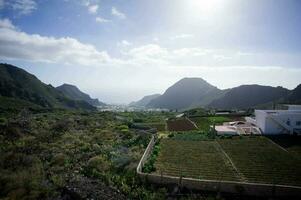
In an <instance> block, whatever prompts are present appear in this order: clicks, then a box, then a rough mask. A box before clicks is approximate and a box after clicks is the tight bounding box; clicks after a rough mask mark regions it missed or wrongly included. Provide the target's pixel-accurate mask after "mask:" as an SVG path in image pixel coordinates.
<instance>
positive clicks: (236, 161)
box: [155, 136, 301, 186]
mask: <svg viewBox="0 0 301 200" xmlns="http://www.w3.org/2000/svg"><path fill="white" fill-rule="evenodd" d="M298 145H300V144H295V148H296V146H298ZM160 147H161V149H160V153H159V155H158V157H157V160H156V162H155V168H156V172H155V173H158V174H161V172H162V173H163V175H172V176H183V177H191V178H200V179H210V180H224V181H226V180H228V181H246V182H252V183H256V182H257V183H270V184H282V185H296V186H301V158H300V156H298V155H300V154H296V152H295V151H294V152H291V151H289V150H290V149H289V150H288V151H286V149H285V147H284V148H281V147H279V146H278V145H277V144H276V143H273V142H272V141H271V140H270V139H268V138H265V137H261V136H257V137H233V138H229V139H216V140H209V141H202V140H199V141H189V140H179V139H163V140H162V141H161V143H160ZM287 148H289V146H288V147H287ZM295 148H294V149H295ZM231 161H232V163H233V165H231Z"/></svg>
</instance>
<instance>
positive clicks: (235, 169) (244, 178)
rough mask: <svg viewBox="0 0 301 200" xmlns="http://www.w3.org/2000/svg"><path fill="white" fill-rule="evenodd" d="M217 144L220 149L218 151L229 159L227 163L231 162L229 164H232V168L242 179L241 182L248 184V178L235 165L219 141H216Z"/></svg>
mask: <svg viewBox="0 0 301 200" xmlns="http://www.w3.org/2000/svg"><path fill="white" fill-rule="evenodd" d="M215 143H216V148H218V150H220V151H221V152H222V153H223V155H224V157H225V158H226V159H227V161H229V163H230V164H231V166H232V168H233V169H234V171H235V172H236V174H237V177H238V178H239V179H240V181H243V182H247V181H248V180H247V178H246V177H245V176H244V175H243V174H242V173H241V172H240V171H239V170H238V169H237V167H236V166H235V164H234V163H233V161H232V160H231V158H230V157H229V156H228V154H227V153H226V152H225V151H224V149H223V148H222V147H221V145H220V144H219V143H218V142H217V141H215Z"/></svg>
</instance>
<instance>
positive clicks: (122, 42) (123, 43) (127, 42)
mask: <svg viewBox="0 0 301 200" xmlns="http://www.w3.org/2000/svg"><path fill="white" fill-rule="evenodd" d="M117 45H118V46H123V47H128V46H131V45H132V43H130V42H129V41H127V40H122V41H121V42H118V43H117Z"/></svg>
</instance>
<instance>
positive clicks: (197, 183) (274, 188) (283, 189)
mask: <svg viewBox="0 0 301 200" xmlns="http://www.w3.org/2000/svg"><path fill="white" fill-rule="evenodd" d="M155 143H156V137H155V136H152V139H151V141H150V142H149V144H148V146H147V148H146V150H145V152H144V154H143V156H142V158H141V160H140V162H139V164H138V167H137V174H138V175H139V177H140V178H141V179H142V180H144V181H146V182H149V183H153V184H158V185H163V186H170V185H178V186H180V187H185V188H188V189H190V190H199V191H210V192H224V193H233V194H240V195H249V196H271V197H284V196H290V197H301V187H298V186H287V185H273V184H262V183H248V182H235V181H217V180H203V179H194V178H184V177H174V176H168V175H164V174H161V175H158V174H147V173H143V172H142V168H143V165H144V164H145V162H146V161H147V158H148V157H149V156H150V154H151V152H152V149H153V147H154V145H155Z"/></svg>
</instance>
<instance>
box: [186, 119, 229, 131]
mask: <svg viewBox="0 0 301 200" xmlns="http://www.w3.org/2000/svg"><path fill="white" fill-rule="evenodd" d="M190 120H191V121H193V122H194V123H195V124H196V125H197V126H198V128H199V129H200V130H203V131H209V129H210V126H211V125H213V124H223V123H224V122H229V121H231V118H229V117H223V116H214V117H213V116H211V117H192V118H190Z"/></svg>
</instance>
